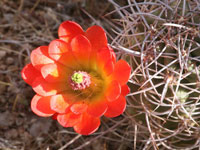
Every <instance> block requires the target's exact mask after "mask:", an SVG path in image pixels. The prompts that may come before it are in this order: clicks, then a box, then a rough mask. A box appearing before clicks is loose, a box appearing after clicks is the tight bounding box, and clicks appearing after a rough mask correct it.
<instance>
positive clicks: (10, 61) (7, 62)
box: [6, 57, 14, 65]
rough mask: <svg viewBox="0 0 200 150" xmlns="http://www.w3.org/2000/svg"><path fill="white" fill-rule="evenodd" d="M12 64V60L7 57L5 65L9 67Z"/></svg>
mask: <svg viewBox="0 0 200 150" xmlns="http://www.w3.org/2000/svg"><path fill="white" fill-rule="evenodd" d="M13 63H14V59H13V58H12V57H8V58H7V59H6V64H7V65H11V64H13Z"/></svg>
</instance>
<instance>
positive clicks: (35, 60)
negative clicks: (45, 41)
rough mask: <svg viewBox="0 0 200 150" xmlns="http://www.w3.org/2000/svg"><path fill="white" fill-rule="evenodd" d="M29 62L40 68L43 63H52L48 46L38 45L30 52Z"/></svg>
mask: <svg viewBox="0 0 200 150" xmlns="http://www.w3.org/2000/svg"><path fill="white" fill-rule="evenodd" d="M31 62H32V64H33V66H34V67H35V68H36V69H38V70H40V69H41V67H42V66H44V65H45V64H50V63H54V61H53V60H52V59H50V57H49V54H48V46H40V47H38V48H36V49H35V50H33V51H32V52H31Z"/></svg>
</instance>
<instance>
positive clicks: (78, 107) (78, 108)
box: [70, 101, 88, 114]
mask: <svg viewBox="0 0 200 150" xmlns="http://www.w3.org/2000/svg"><path fill="white" fill-rule="evenodd" d="M87 107H88V105H87V104H86V103H85V102H84V101H81V102H76V103H74V104H72V106H71V107H70V110H71V111H72V112H73V113H75V114H82V113H83V112H85V111H86V110H87Z"/></svg>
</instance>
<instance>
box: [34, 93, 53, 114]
mask: <svg viewBox="0 0 200 150" xmlns="http://www.w3.org/2000/svg"><path fill="white" fill-rule="evenodd" d="M50 99H51V97H50V96H48V97H42V96H39V95H35V96H34V97H33V99H32V101H31V109H32V111H33V112H34V113H35V114H36V115H38V116H41V117H49V116H52V115H53V114H54V113H55V111H53V110H52V109H51V107H50Z"/></svg>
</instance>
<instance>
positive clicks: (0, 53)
mask: <svg viewBox="0 0 200 150" xmlns="http://www.w3.org/2000/svg"><path fill="white" fill-rule="evenodd" d="M5 56H6V51H0V60H1V59H3V58H4V57H5Z"/></svg>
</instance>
